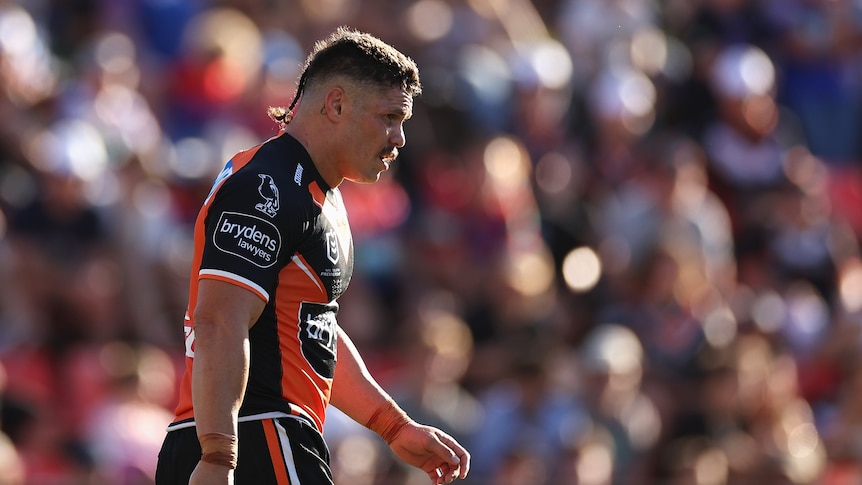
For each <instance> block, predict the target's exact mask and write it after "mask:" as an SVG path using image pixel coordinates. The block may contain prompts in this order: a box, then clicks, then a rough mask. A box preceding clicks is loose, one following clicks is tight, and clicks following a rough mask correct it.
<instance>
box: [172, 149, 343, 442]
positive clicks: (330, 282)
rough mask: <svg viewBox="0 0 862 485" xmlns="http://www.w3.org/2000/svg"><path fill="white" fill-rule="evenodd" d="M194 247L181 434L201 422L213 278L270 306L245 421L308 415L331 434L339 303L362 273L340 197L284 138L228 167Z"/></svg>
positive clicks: (256, 349) (253, 334)
mask: <svg viewBox="0 0 862 485" xmlns="http://www.w3.org/2000/svg"><path fill="white" fill-rule="evenodd" d="M194 238H195V249H194V260H193V264H192V274H191V285H190V291H189V306H188V311H187V313H186V317H185V318H186V323H185V332H186V372H185V375H184V376H183V380H182V384H181V387H180V400H179V403H178V405H177V409H176V421H175V423H174V425H172V427H179V426H183V425H187V424H189V423H191V420H192V418H193V417H194V410H193V409H192V399H191V373H192V372H193V370H194V368H193V365H194V321H193V320H192V318H193V310H194V308H195V304H196V301H197V289H198V282H199V280H200V279H207V278H212V279H217V280H221V281H226V282H229V283H231V284H235V285H238V286H241V287H243V288H245V289H247V290H249V291H251V292H253V293H255V294H256V295H257V296H259V297H260V298H261V299H263V300H264V301H265V302H266V306H265V308H264V310H263V313H262V314H261V316H260V318H259V319H258V320H257V322H256V323H255V324H254V326H253V327H252V328H251V330H250V331H249V340H250V348H251V359H250V369H249V377H248V385H247V388H246V393H245V396H244V400H243V404H242V407H241V408H240V419H243V418H246V419H253V418H254V417H255V416H265V415H267V413H287V414H293V415H297V414H299V415H303V416H306V417H308V418H310V419H311V420H312V421H313V422H314V423H315V424H316V425H317V427H318V429H320V430H322V429H323V422H324V420H325V410H326V406H327V404H328V403H329V396H330V391H331V386H332V378H333V375H334V371H335V362H336V343H337V342H336V334H337V332H336V329H337V322H336V319H335V317H336V313H337V312H338V303H336V299H337V298H338V297H339V296H340V295H341V294H342V293H343V292H344V290H345V289H346V288H347V285H348V283H349V282H350V277H351V274H352V271H353V243H352V238H351V235H350V227H349V225H348V221H347V213H346V211H345V208H344V204H343V202H342V199H341V194H340V192H339V191H338V189H331V188H329V187H328V185H327V184H326V182H325V181H324V180H323V178H322V177H321V176H320V174H319V173H318V171H317V169H316V168H315V166H314V164H313V163H312V161H311V158H310V157H309V155H308V153H307V152H306V151H305V149H304V147H303V146H302V145H301V144H300V143H299V142H298V141H297V140H296V139H294V138H293V137H291V136H290V135H289V134H287V133H284V132H282V133H280V134H279V135H278V136H276V137H274V138H271V139H269V140H267V141H266V142H264V143H262V144H261V145H258V146H256V147H254V148H251V149H249V150H246V151H243V152H240V153H238V154H237V155H235V156H234V157H233V158H232V159H231V160H230V161H229V162H228V163H227V164H226V165H225V168H224V170H222V172H221V173H220V174H219V176H218V177H217V179H216V181H215V183H214V184H213V188H212V191H211V192H210V194H209V195H208V196H207V198H206V200H205V201H204V204H203V207H202V208H201V211H200V214H199V215H198V218H197V222H196V223H195V229H194ZM169 429H171V428H169Z"/></svg>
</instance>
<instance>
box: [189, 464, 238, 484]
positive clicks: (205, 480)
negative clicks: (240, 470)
mask: <svg viewBox="0 0 862 485" xmlns="http://www.w3.org/2000/svg"><path fill="white" fill-rule="evenodd" d="M222 484H224V485H233V470H232V469H230V468H228V467H226V466H221V465H214V464H212V463H207V462H205V461H201V462H198V466H196V467H195V469H194V471H193V472H192V476H191V477H190V478H189V485H222Z"/></svg>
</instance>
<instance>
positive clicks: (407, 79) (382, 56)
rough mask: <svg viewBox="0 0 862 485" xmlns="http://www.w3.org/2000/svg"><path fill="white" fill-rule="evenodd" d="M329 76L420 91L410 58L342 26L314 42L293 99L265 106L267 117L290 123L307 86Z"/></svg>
mask: <svg viewBox="0 0 862 485" xmlns="http://www.w3.org/2000/svg"><path fill="white" fill-rule="evenodd" d="M332 76H345V77H348V78H350V79H352V80H353V81H356V82H358V83H366V84H373V85H376V86H382V87H387V88H390V87H400V88H401V89H402V90H403V91H404V92H405V93H407V94H409V95H410V96H413V97H416V96H419V95H420V94H422V83H421V82H420V81H419V68H418V67H416V63H415V62H413V59H411V58H409V57H407V56H405V55H404V54H402V53H401V52H400V51H398V50H397V49H395V48H394V47H392V46H391V45H389V44H387V43H385V42H383V41H382V40H380V39H378V38H377V37H374V36H373V35H370V34H367V33H364V32H359V31H356V30H351V29H349V28H348V27H345V26H342V27H339V28H338V29H336V30H335V32H333V33H332V34H331V35H330V36H329V37H327V38H326V39H324V40H320V41H317V42H316V43H315V44H314V49H312V51H311V53H310V54H309V55H308V57H307V58H306V60H305V64H304V65H303V67H302V74H301V75H300V77H299V81H298V83H297V87H296V94H295V95H294V96H293V101H291V103H290V106H289V107H287V108H284V107H272V106H271V107H270V108H269V109H268V110H267V113H268V114H269V116H270V118H272V119H273V120H274V121H276V122H277V123H279V124H281V125H286V124H288V123H290V120H291V119H292V118H293V108H294V107H296V103H297V102H298V101H299V99H300V97H301V96H302V93H303V92H304V91H305V88H306V86H308V85H315V84H317V83H322V82H324V81H326V80H327V79H329V78H330V77H332Z"/></svg>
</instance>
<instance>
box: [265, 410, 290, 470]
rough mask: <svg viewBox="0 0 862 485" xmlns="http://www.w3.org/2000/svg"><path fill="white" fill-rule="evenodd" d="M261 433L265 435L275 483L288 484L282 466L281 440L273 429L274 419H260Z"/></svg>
mask: <svg viewBox="0 0 862 485" xmlns="http://www.w3.org/2000/svg"><path fill="white" fill-rule="evenodd" d="M261 424H262V425H263V433H264V435H265V436H266V447H267V448H268V449H269V458H270V461H271V462H272V469H273V472H274V473H275V483H277V484H278V485H290V477H288V475H287V468H286V467H285V466H284V450H282V449H281V441H280V440H279V439H278V430H276V429H275V420H274V419H264V420H263V421H261Z"/></svg>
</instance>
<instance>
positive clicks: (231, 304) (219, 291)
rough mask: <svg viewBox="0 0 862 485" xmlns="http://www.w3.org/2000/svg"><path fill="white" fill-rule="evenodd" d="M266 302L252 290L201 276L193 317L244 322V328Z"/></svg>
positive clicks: (201, 319) (258, 314)
mask: <svg viewBox="0 0 862 485" xmlns="http://www.w3.org/2000/svg"><path fill="white" fill-rule="evenodd" d="M264 306H266V302H265V301H263V300H262V299H261V298H260V297H259V296H258V295H256V294H255V293H253V292H251V291H249V290H247V289H245V288H243V287H241V286H237V285H234V284H232V283H228V282H225V281H220V280H215V279H209V278H202V279H201V280H200V282H199V283H198V297H197V304H196V305H195V309H194V320H195V324H196V325H197V324H198V323H200V322H227V323H230V324H235V325H241V324H243V323H244V324H245V325H246V327H245V328H246V329H248V328H251V327H252V325H254V323H255V322H256V321H257V319H258V318H259V317H260V314H261V313H262V312H263V308H264Z"/></svg>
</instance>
